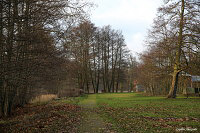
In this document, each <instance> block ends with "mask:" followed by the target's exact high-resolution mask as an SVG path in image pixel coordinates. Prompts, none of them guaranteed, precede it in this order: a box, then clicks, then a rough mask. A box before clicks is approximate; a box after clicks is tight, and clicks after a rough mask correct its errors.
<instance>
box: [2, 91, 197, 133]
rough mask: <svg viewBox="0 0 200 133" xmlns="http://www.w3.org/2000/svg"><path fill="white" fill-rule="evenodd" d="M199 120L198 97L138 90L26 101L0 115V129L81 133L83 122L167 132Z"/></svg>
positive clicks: (122, 132) (124, 132)
mask: <svg viewBox="0 0 200 133" xmlns="http://www.w3.org/2000/svg"><path fill="white" fill-rule="evenodd" d="M91 117H92V118H91ZM94 117H95V118H94ZM85 121H86V122H85ZM94 122H95V124H94ZM84 123H86V124H85V125H84ZM87 123H88V124H87ZM91 123H92V124H91ZM199 123H200V98H197V97H190V98H188V99H186V98H184V97H179V98H177V99H167V98H165V97H161V96H159V97H153V96H151V97H150V96H143V95H142V93H113V94H112V93H110V94H93V95H83V96H81V97H73V98H63V99H59V100H54V101H50V102H48V103H45V104H40V105H37V104H32V105H27V106H26V107H24V108H21V109H18V110H16V113H15V115H14V116H13V117H12V118H7V119H0V132H65V131H70V132H74V133H76V132H77V133H79V132H80V133H81V129H82V128H79V127H81V126H82V125H84V128H83V129H84V130H85V128H86V129H90V128H94V129H95V131H96V129H99V128H98V126H99V127H100V128H102V129H104V131H110V132H113V131H114V132H117V133H132V132H135V133H154V132H166V133H171V132H176V130H177V129H185V130H186V129H197V131H192V132H194V133H195V132H200V124H199ZM91 125H93V126H91ZM100 125H101V126H100ZM103 126H105V128H103ZM87 131H90V130H87ZM97 131H99V130H97ZM91 132H92V130H91ZM99 132H103V131H99ZM114 132H113V133H114Z"/></svg>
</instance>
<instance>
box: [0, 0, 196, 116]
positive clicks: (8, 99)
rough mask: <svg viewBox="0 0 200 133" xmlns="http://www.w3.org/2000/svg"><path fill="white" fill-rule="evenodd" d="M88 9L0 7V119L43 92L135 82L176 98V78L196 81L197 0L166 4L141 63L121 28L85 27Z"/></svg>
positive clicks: (32, 2)
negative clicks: (133, 54) (131, 49)
mask: <svg viewBox="0 0 200 133" xmlns="http://www.w3.org/2000/svg"><path fill="white" fill-rule="evenodd" d="M92 7H93V4H92V3H89V2H86V1H81V0H70V1H66V0H59V1H54V0H1V1H0V108H1V110H0V115H3V116H7V115H10V114H11V113H12V109H14V108H16V107H17V106H23V105H25V104H26V103H28V102H29V101H30V100H31V99H32V98H33V97H35V96H36V95H39V94H40V93H41V90H42V91H45V92H47V93H53V94H58V93H61V92H64V91H68V90H70V91H74V92H77V93H78V94H80V93H82V92H84V93H98V92H110V93H111V92H122V91H123V90H129V91H131V90H134V88H135V84H134V81H137V82H138V83H139V84H140V85H142V86H143V87H144V88H145V89H146V92H147V93H149V94H152V95H158V94H164V95H167V94H168V93H169V95H168V96H169V97H175V96H176V92H178V93H182V92H183V89H184V88H185V87H187V84H186V81H185V80H186V79H184V77H181V74H180V73H181V72H183V71H184V72H186V73H189V74H192V75H200V45H199V44H200V19H199V18H200V8H199V7H200V3H199V2H198V0H187V1H186V0H185V1H184V0H167V1H166V0H165V2H164V4H163V6H162V7H161V8H159V9H158V13H157V17H156V18H155V20H154V23H153V26H152V28H151V29H150V30H149V33H148V36H147V38H146V40H145V43H146V44H147V45H148V51H146V52H144V53H142V54H140V61H137V60H136V58H135V57H133V56H132V54H131V52H130V51H129V49H128V48H127V46H126V43H125V40H124V37H123V34H122V32H121V31H120V30H115V29H112V27H111V26H109V25H108V26H103V27H97V26H95V24H93V23H92V22H91V21H90V19H89V14H88V10H89V9H91V8H92ZM133 45H134V44H133ZM64 96H69V94H68V95H64Z"/></svg>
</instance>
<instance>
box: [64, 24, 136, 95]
mask: <svg viewBox="0 0 200 133" xmlns="http://www.w3.org/2000/svg"><path fill="white" fill-rule="evenodd" d="M67 32H68V33H66V38H65V41H64V45H63V46H64V49H65V50H66V53H67V55H68V58H69V59H70V60H71V62H74V63H75V64H76V65H74V68H73V70H74V74H75V78H76V79H77V83H78V87H79V88H80V89H82V90H83V91H84V92H88V93H89V90H93V91H92V92H94V93H98V92H99V90H102V91H103V92H118V91H121V90H122V89H123V88H127V89H128V88H129V85H130V83H131V82H130V80H129V79H130V78H129V79H128V71H129V70H130V59H131V58H132V56H131V53H130V51H129V50H128V48H127V47H126V44H125V41H124V37H123V35H122V33H121V32H120V31H118V30H113V29H111V27H110V26H104V27H102V28H99V27H95V25H94V24H92V23H91V22H90V21H84V22H82V23H80V24H79V25H77V26H76V27H72V28H71V29H70V30H68V31H67ZM123 86H124V87H123Z"/></svg>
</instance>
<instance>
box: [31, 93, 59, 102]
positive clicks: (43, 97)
mask: <svg viewBox="0 0 200 133" xmlns="http://www.w3.org/2000/svg"><path fill="white" fill-rule="evenodd" d="M56 98H58V96H57V95H55V94H46V95H40V96H37V97H36V98H34V99H32V100H31V102H30V103H43V102H48V101H51V100H53V99H56Z"/></svg>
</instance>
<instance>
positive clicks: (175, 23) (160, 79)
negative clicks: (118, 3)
mask: <svg viewBox="0 0 200 133" xmlns="http://www.w3.org/2000/svg"><path fill="white" fill-rule="evenodd" d="M199 7H200V3H199V1H198V0H167V1H165V3H164V5H163V6H162V7H160V8H159V9H158V14H157V17H156V18H155V20H154V23H153V26H152V28H151V30H150V31H149V34H148V37H147V39H146V44H147V45H148V51H146V52H144V53H143V54H142V55H141V56H140V57H141V61H142V62H141V63H140V65H139V68H138V69H139V72H140V73H139V76H140V77H139V79H140V83H141V84H143V85H144V86H145V88H147V92H149V93H150V94H154V95H155V94H165V95H167V94H168V97H169V98H175V97H176V94H177V93H182V92H183V89H185V88H187V87H188V79H187V77H184V76H182V74H181V73H188V74H191V75H200V19H199V18H200V8H199Z"/></svg>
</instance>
